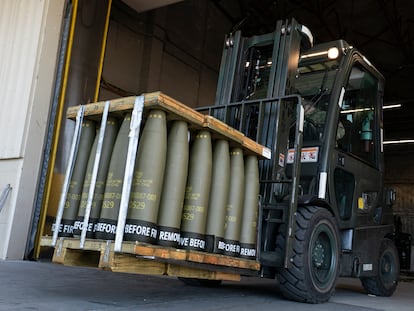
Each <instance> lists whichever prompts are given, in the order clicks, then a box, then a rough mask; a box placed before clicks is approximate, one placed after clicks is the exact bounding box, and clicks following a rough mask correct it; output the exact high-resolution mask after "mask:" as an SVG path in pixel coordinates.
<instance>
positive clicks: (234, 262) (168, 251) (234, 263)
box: [135, 243, 260, 271]
mask: <svg viewBox="0 0 414 311" xmlns="http://www.w3.org/2000/svg"><path fill="white" fill-rule="evenodd" d="M135 254H136V255H139V256H151V257H155V258H160V259H167V260H168V259H171V260H186V261H189V262H193V263H201V264H210V265H219V266H224V267H231V268H241V269H248V270H255V271H258V270H260V264H259V262H257V261H255V260H249V259H244V258H238V257H231V256H224V255H218V254H212V253H203V252H197V251H190V250H179V249H174V248H162V247H159V246H155V245H144V244H140V243H137V244H136V246H135Z"/></svg>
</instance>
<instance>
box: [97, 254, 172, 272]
mask: <svg viewBox="0 0 414 311" xmlns="http://www.w3.org/2000/svg"><path fill="white" fill-rule="evenodd" d="M100 268H104V269H105V270H110V271H112V272H125V273H135V274H146V275H165V274H166V271H167V265H166V264H165V263H163V262H158V261H155V260H150V259H143V258H137V257H136V256H133V255H131V254H120V253H111V254H110V260H109V263H108V264H106V265H100Z"/></svg>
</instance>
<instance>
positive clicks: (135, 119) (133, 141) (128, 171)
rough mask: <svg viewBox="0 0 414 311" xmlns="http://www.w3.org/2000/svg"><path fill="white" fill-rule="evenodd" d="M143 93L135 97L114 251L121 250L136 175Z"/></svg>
mask: <svg viewBox="0 0 414 311" xmlns="http://www.w3.org/2000/svg"><path fill="white" fill-rule="evenodd" d="M144 100H145V97H144V96H143V95H141V96H137V97H136V98H135V104H134V109H133V111H132V117H131V125H130V132H129V143H128V153H127V159H126V166H125V174H124V181H123V185H122V195H121V202H120V206H119V214H118V223H117V226H116V235H115V245H114V251H115V252H120V251H121V249H122V240H123V237H124V228H125V222H126V217H127V213H128V202H129V196H130V192H131V185H132V178H133V175H134V166H135V158H136V154H137V147H138V138H139V132H140V128H141V121H142V112H143V110H144Z"/></svg>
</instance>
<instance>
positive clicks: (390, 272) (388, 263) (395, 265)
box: [361, 239, 400, 297]
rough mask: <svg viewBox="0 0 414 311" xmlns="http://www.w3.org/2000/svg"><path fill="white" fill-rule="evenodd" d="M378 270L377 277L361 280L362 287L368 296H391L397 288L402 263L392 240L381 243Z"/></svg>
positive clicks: (384, 240)
mask: <svg viewBox="0 0 414 311" xmlns="http://www.w3.org/2000/svg"><path fill="white" fill-rule="evenodd" d="M377 269H378V270H377V275H376V276H374V277H365V278H361V283H362V286H363V287H364V289H365V290H366V291H367V292H368V294H371V295H376V296H385V297H388V296H391V295H392V294H393V293H394V291H395V289H396V288H397V284H398V276H399V273H400V263H399V260H398V251H397V248H396V246H395V244H394V242H393V241H392V240H390V239H383V240H382V242H381V246H380V249H379V256H378V264H377Z"/></svg>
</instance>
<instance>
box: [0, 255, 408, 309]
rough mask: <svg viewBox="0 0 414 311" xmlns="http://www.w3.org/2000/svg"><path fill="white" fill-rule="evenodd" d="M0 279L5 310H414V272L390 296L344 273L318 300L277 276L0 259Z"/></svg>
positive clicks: (1, 298)
mask: <svg viewBox="0 0 414 311" xmlns="http://www.w3.org/2000/svg"><path fill="white" fill-rule="evenodd" d="M0 280H1V282H0V310H19V311H22V310H45V311H47V310H71V311H73V310H82V311H83V310H90V311H92V310H105V311H106V310H115V311H125V310H168V311H173V310H180V311H197V310H200V311H210V310H211V311H212V310H226V311H232V310H235V311H236V310H237V311H245V310H246V311H247V310H260V311H266V310H272V311H274V310H284V311H289V310H292V311H293V310H294V311H301V310H306V311H312V310H318V311H324V310H326V311H328V310H330V311H331V310H335V311H342V310H344V311H350V310H390V311H391V310H392V311H395V310H397V311H413V310H414V281H413V280H411V279H409V278H405V279H404V281H400V283H399V286H398V288H397V291H396V292H395V294H394V295H393V296H392V297H388V298H384V297H375V296H370V295H367V294H365V293H364V291H363V289H362V287H361V285H360V282H359V280H357V279H340V280H339V282H338V286H337V288H336V292H335V295H334V296H333V297H332V298H331V300H330V301H329V302H327V303H324V304H319V305H309V304H303V303H297V302H292V301H288V300H286V299H284V298H283V297H282V295H281V293H280V291H279V287H278V283H277V281H276V280H268V279H260V278H242V280H241V281H240V282H223V284H222V285H221V286H219V287H208V288H205V287H192V286H189V285H186V284H184V283H182V282H181V281H179V280H178V279H176V278H172V277H164V276H144V275H136V274H125V273H114V272H109V271H103V270H100V269H97V268H83V267H68V266H62V265H59V264H55V263H50V262H36V261H0Z"/></svg>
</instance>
